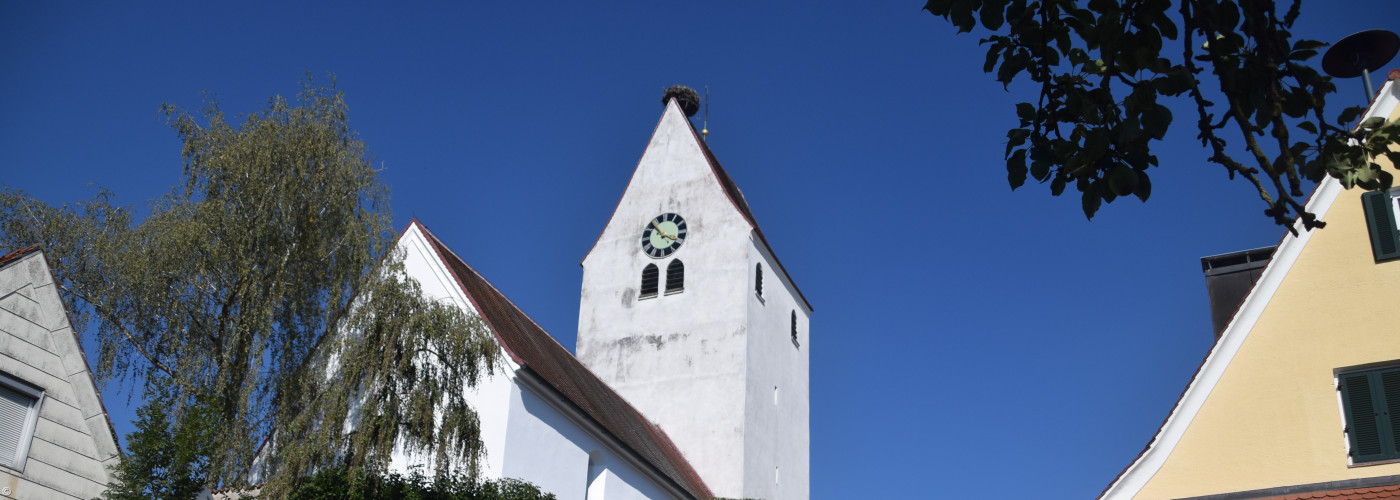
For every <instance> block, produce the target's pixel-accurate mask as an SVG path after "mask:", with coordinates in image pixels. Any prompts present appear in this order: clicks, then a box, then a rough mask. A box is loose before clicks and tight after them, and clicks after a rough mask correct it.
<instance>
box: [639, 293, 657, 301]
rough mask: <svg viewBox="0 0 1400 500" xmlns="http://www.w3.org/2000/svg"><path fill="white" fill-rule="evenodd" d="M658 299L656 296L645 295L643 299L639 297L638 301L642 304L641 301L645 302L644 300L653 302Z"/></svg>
mask: <svg viewBox="0 0 1400 500" xmlns="http://www.w3.org/2000/svg"><path fill="white" fill-rule="evenodd" d="M656 297H657V295H656V294H651V295H643V296H641V297H637V301H638V302H640V301H643V300H651V299H654V298H656Z"/></svg>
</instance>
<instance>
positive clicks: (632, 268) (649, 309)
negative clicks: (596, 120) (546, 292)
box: [576, 104, 750, 497]
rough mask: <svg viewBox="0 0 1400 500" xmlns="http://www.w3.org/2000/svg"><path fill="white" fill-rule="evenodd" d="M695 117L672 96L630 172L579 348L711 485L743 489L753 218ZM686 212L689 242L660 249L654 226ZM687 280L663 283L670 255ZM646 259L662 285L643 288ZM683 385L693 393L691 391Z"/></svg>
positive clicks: (603, 242)
mask: <svg viewBox="0 0 1400 500" xmlns="http://www.w3.org/2000/svg"><path fill="white" fill-rule="evenodd" d="M686 120H687V119H686V117H685V116H684V114H682V113H681V112H680V111H679V109H677V108H676V107H675V106H674V104H672V105H668V106H667V109H666V111H665V113H664V114H663V116H662V119H661V122H660V123H659V124H658V126H657V130H656V132H655V134H654V135H653V136H652V138H651V141H650V142H649V143H648V145H647V149H646V152H645V153H644V154H643V156H642V158H641V160H640V161H639V163H638V166H637V169H636V171H635V172H634V173H633V177H632V179H631V181H630V182H629V183H628V186H627V188H626V190H625V192H624V194H623V196H622V199H621V200H620V201H619V203H618V206H617V208H616V209H615V211H614V213H613V215H612V217H611V218H610V219H609V221H608V223H607V225H606V227H605V228H604V229H603V232H602V234H601V235H600V236H599V238H598V241H597V242H596V243H595V245H594V247H593V249H592V250H591V251H590V252H589V254H588V255H587V256H586V257H585V258H584V262H583V266H584V274H583V283H582V289H581V296H580V311H579V334H578V345H577V349H576V351H577V353H578V356H579V359H580V360H582V361H583V362H584V364H585V365H587V366H588V367H589V368H590V369H591V370H593V372H594V373H596V374H597V375H598V376H599V377H600V378H602V379H603V380H604V381H606V382H607V383H608V385H610V386H611V387H612V388H613V389H614V390H616V391H617V392H618V393H620V394H622V395H623V396H624V397H625V398H626V399H627V400H628V401H629V402H630V403H631V404H632V405H634V406H635V407H636V408H637V409H638V410H640V411H641V412H642V413H643V414H644V415H646V416H647V418H649V419H651V420H652V421H654V422H657V423H659V424H660V425H661V426H662V428H663V429H665V431H666V432H667V433H668V434H669V435H670V437H671V439H672V440H673V441H674V442H675V443H676V445H677V446H678V447H679V448H680V449H681V450H682V452H683V453H684V454H685V457H686V459H687V460H688V461H689V462H690V464H691V465H692V466H693V467H694V468H695V469H696V471H697V472H698V473H699V474H700V476H701V477H702V478H704V481H705V483H706V484H707V485H708V486H709V487H710V489H711V490H713V491H714V493H715V494H717V495H720V496H729V497H738V496H741V489H742V486H741V485H742V482H743V462H744V455H743V435H744V428H743V427H744V417H743V415H744V392H745V372H746V370H747V366H746V364H745V357H746V352H747V346H746V345H745V344H746V343H745V340H744V339H745V336H746V335H747V334H748V332H747V321H746V318H745V316H746V313H747V304H746V294H745V292H744V290H745V286H746V283H747V282H748V280H747V278H746V276H747V275H748V273H749V271H748V269H747V267H748V263H749V259H748V255H747V249H746V246H747V242H748V232H749V231H750V227H749V225H748V223H747V221H746V220H744V219H743V217H742V215H741V214H740V213H739V211H738V210H737V209H736V208H735V206H734V204H733V202H732V201H730V199H729V198H728V197H727V196H726V195H725V193H724V189H723V187H722V186H720V184H719V182H718V180H717V179H716V178H715V174H714V173H713V171H712V170H711V167H710V165H709V163H708V162H707V161H706V159H705V154H704V153H703V151H702V150H701V149H700V145H699V143H698V142H697V139H696V138H695V136H694V133H693V132H692V131H691V128H690V125H689V124H688V123H687V122H686ZM668 212H670V213H677V214H680V215H681V216H682V217H684V218H685V220H686V223H687V225H688V227H689V232H688V235H687V238H686V240H685V242H684V243H683V245H682V247H681V248H680V249H679V250H677V251H676V252H675V253H674V254H672V255H671V256H669V257H666V258H660V259H653V258H651V257H649V256H647V255H646V254H644V253H643V252H642V250H641V246H640V238H641V234H642V231H643V228H644V227H645V225H646V224H647V223H648V221H650V220H651V219H652V218H653V217H655V216H657V215H660V214H663V213H668ZM675 259H680V260H681V261H682V262H684V264H685V290H684V291H683V292H681V293H677V294H671V295H668V294H666V293H665V292H664V289H665V280H666V276H665V274H666V269H667V266H668V265H669V264H670V262H671V261H673V260H675ZM647 264H656V265H657V267H658V268H659V269H660V270H661V273H660V274H661V277H660V279H661V289H662V293H661V294H660V295H659V296H657V297H655V298H646V299H641V298H639V297H638V295H639V291H640V285H641V273H642V270H643V268H644V267H645V266H646V265H647ZM682 395H683V396H682Z"/></svg>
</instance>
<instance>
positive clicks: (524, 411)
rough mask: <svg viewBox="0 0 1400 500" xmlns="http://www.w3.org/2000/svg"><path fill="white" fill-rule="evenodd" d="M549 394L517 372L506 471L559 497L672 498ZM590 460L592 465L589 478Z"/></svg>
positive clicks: (601, 499)
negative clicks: (592, 474) (522, 380)
mask: <svg viewBox="0 0 1400 500" xmlns="http://www.w3.org/2000/svg"><path fill="white" fill-rule="evenodd" d="M551 399H552V398H550V397H548V396H547V395H541V394H539V393H537V392H536V391H535V390H534V389H531V388H530V387H526V386H524V385H522V384H520V383H519V379H518V378H517V383H516V384H513V385H512V387H511V393H510V421H509V425H508V427H507V431H506V442H507V446H506V454H505V456H504V468H503V470H504V473H505V475H506V477H514V478H520V479H523V480H526V481H529V482H531V483H533V484H535V485H536V486H539V487H540V489H542V490H544V491H547V492H550V493H553V494H554V495H555V496H556V497H558V498H559V500H634V499H636V500H641V499H661V498H676V497H674V496H672V495H671V494H669V493H667V492H666V490H665V489H663V488H662V487H660V486H658V485H657V484H656V483H655V482H653V481H652V480H650V479H648V478H647V477H646V476H645V475H644V474H643V473H641V472H639V471H638V470H637V469H636V468H635V467H634V466H633V465H632V464H631V463H629V462H628V461H627V460H625V459H624V458H623V457H622V456H621V454H620V453H625V451H621V450H615V449H614V448H613V447H612V446H610V445H609V444H607V443H604V440H603V439H600V437H598V436H597V434H596V433H594V432H590V431H589V430H587V429H586V428H585V427H586V425H585V424H581V423H580V422H578V419H579V418H581V416H578V415H575V416H572V417H571V416H570V415H568V414H566V412H568V411H569V410H567V409H561V408H560V406H561V405H562V404H563V403H561V402H559V400H557V399H554V400H553V402H551ZM584 418H586V417H584ZM590 455H591V456H592V458H590ZM590 466H594V467H595V470H594V471H592V472H595V473H596V474H595V477H592V478H590ZM590 479H591V480H590Z"/></svg>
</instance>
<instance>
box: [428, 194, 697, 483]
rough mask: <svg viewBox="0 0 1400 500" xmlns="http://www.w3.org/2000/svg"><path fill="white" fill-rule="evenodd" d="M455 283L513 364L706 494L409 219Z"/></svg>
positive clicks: (642, 421) (534, 328)
mask: <svg viewBox="0 0 1400 500" xmlns="http://www.w3.org/2000/svg"><path fill="white" fill-rule="evenodd" d="M410 224H414V225H417V226H418V228H419V229H420V230H422V231H423V235H424V236H426V237H427V239H428V241H429V242H430V243H431V244H432V245H433V248H434V250H435V251H436V252H437V254H438V258H440V259H441V260H442V262H443V263H445V264H446V265H447V267H448V269H449V270H450V271H451V272H452V275H453V278H455V279H456V280H457V284H458V286H460V288H461V290H462V292H463V293H464V294H466V295H467V297H468V298H469V299H470V300H471V302H472V305H473V306H474V307H476V310H477V312H478V313H480V314H481V318H482V320H484V321H485V322H486V325H487V326H488V327H490V329H491V332H492V333H493V334H494V335H495V336H496V339H497V340H498V341H499V342H500V343H501V346H502V347H503V348H504V349H505V350H506V352H507V353H508V354H509V355H510V357H511V359H513V360H514V361H515V362H516V363H518V364H520V365H523V366H525V367H527V368H529V369H530V370H532V371H534V372H535V373H536V374H538V375H539V376H540V378H542V379H544V381H545V382H547V383H548V384H549V385H550V386H552V387H553V388H554V390H556V391H558V392H559V394H561V395H563V396H564V398H565V399H568V400H569V401H570V402H572V403H573V404H574V406H577V407H578V409H579V410H581V411H582V412H583V413H584V414H586V415H588V416H589V417H590V418H592V419H593V420H594V421H595V422H597V423H598V424H599V425H600V426H602V427H603V428H604V429H607V431H608V432H609V433H611V434H612V435H613V436H614V437H616V438H617V439H618V440H619V441H621V442H622V443H623V444H625V445H626V446H627V447H629V448H631V449H632V451H633V452H635V453H636V454H637V456H639V457H641V458H642V459H643V460H646V462H647V463H648V464H650V465H651V466H652V467H655V468H656V470H658V471H660V472H661V473H662V474H663V475H665V476H666V477H667V478H669V479H670V480H671V481H673V482H675V483H676V484H677V485H679V486H680V487H681V488H683V489H684V490H686V492H687V493H690V494H691V495H692V496H694V497H695V498H699V499H707V498H711V497H713V496H714V495H712V494H711V493H710V490H709V488H708V487H706V486H705V483H704V481H702V480H701V479H700V475H699V474H697V473H696V472H695V469H694V468H692V467H691V466H690V463H689V462H687V461H686V459H685V457H684V456H683V455H682V454H681V452H680V449H678V448H676V445H675V443H673V442H671V438H670V437H668V436H667V435H666V433H665V432H664V431H662V430H661V428H660V427H658V426H657V425H656V424H654V423H652V422H651V421H649V420H647V419H646V417H644V416H642V414H641V412H638V411H637V409H636V408H633V407H632V405H631V404H629V403H628V402H627V401H626V400H624V399H623V398H622V396H620V395H618V394H617V392H615V391H613V390H612V388H610V387H608V385H607V384H605V383H603V381H602V380H601V379H599V378H598V376H597V375H594V374H593V372H591V371H589V370H588V368H587V367H585V366H583V363H581V362H579V360H578V358H575V357H574V355H573V354H572V353H570V352H569V350H568V349H565V348H564V346H563V345H560V344H559V342H558V341H557V340H555V339H554V337H552V336H550V335H549V333H547V332H545V331H544V329H543V328H540V325H538V324H536V323H535V321H534V320H532V319H530V317H529V316H527V315H526V314H525V313H524V312H523V311H521V310H520V308H519V307H517V306H516V305H515V304H514V303H512V302H511V301H510V299H507V298H506V297H505V295H504V294H502V293H501V292H500V291H499V290H497V289H496V287H494V286H492V285H491V283H489V282H487V281H486V279H485V278H483V277H482V276H481V274H480V273H478V272H476V270H475V269H472V268H471V266H468V265H467V264H466V262H463V261H462V259H461V258H460V257H458V256H457V254H455V253H453V252H452V250H451V249H449V248H447V245H444V244H443V243H442V241H441V240H439V239H437V237H436V236H433V234H432V233H431V232H429V231H428V228H427V227H424V226H423V224H422V223H421V222H418V220H417V219H414V221H413V222H411V223H410Z"/></svg>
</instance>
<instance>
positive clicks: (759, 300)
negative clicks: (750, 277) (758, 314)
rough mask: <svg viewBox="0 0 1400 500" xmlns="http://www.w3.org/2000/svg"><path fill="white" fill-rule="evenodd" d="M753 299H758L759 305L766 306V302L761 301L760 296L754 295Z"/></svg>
mask: <svg viewBox="0 0 1400 500" xmlns="http://www.w3.org/2000/svg"><path fill="white" fill-rule="evenodd" d="M753 298H755V299H758V303H759V305H768V301H766V300H763V296H762V295H758V294H754V296H753Z"/></svg>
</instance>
